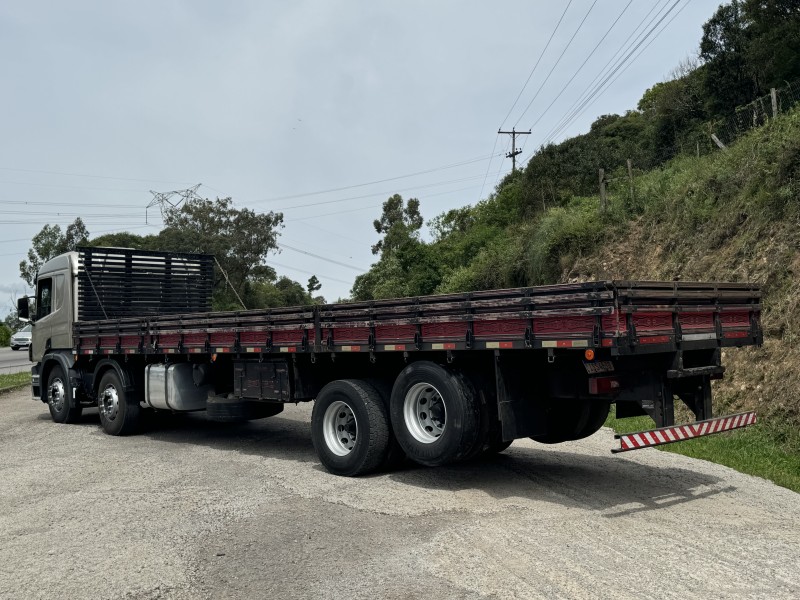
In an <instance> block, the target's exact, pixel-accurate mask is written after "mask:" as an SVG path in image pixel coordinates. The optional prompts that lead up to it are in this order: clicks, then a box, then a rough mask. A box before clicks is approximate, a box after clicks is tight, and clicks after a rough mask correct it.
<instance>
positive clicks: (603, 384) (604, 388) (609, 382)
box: [589, 377, 619, 395]
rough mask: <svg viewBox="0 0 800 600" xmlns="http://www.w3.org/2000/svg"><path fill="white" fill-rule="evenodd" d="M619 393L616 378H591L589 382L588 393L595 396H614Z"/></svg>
mask: <svg viewBox="0 0 800 600" xmlns="http://www.w3.org/2000/svg"><path fill="white" fill-rule="evenodd" d="M618 391H619V379H617V378H616V377H592V378H591V379H590V380H589V393H590V394H597V395H601V394H602V395H607V394H614V393H616V392H618Z"/></svg>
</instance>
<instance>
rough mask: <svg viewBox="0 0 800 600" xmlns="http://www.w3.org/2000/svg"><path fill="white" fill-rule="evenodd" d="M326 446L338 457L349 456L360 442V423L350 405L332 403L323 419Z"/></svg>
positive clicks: (339, 402)
mask: <svg viewBox="0 0 800 600" xmlns="http://www.w3.org/2000/svg"><path fill="white" fill-rule="evenodd" d="M322 433H323V436H324V437H325V445H326V446H328V449H329V450H330V451H331V452H333V453H334V454H335V455H336V456H347V455H348V454H350V452H352V451H353V448H355V445H356V441H357V440H358V421H356V415H355V413H354V412H353V409H352V408H350V405H349V404H347V403H346V402H342V401H341V400H337V401H336V402H333V403H331V405H330V406H329V407H328V408H327V409H326V410H325V415H324V416H323V417H322Z"/></svg>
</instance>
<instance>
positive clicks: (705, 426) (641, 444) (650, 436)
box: [611, 412, 756, 453]
mask: <svg viewBox="0 0 800 600" xmlns="http://www.w3.org/2000/svg"><path fill="white" fill-rule="evenodd" d="M755 422H756V413H754V412H746V413H739V414H737V415H730V416H728V417H717V418H715V419H708V420H707V421H697V422H696V423H689V424H687V425H675V426H673V427H662V428H660V429H652V430H650V431H640V432H638V433H623V434H617V435H615V436H614V437H615V438H616V439H618V440H619V444H620V447H619V448H613V449H612V450H611V451H612V452H615V453H616V452H627V451H628V450H637V449H639V448H647V447H649V446H660V445H661V444H671V443H673V442H681V441H683V440H689V439H692V438H697V437H702V436H704V435H711V434H712V433H721V432H723V431H731V430H732V429H741V428H742V427H747V426H748V425H752V424H753V423H755Z"/></svg>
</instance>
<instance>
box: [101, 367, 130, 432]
mask: <svg viewBox="0 0 800 600" xmlns="http://www.w3.org/2000/svg"><path fill="white" fill-rule="evenodd" d="M131 396H132V394H130V393H129V392H126V391H125V389H124V388H123V387H122V382H121V381H120V379H119V375H117V372H116V371H115V370H114V369H109V370H108V371H106V372H105V373H103V376H102V377H101V378H100V385H99V386H98V388H97V409H98V412H99V414H100V425H101V426H102V428H103V431H105V432H106V433H107V434H109V435H130V434H131V433H134V432H135V431H136V428H137V427H138V425H139V414H140V412H141V408H140V406H139V400H138V399H137V398H135V397H131Z"/></svg>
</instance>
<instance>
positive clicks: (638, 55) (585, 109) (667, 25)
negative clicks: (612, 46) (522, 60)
mask: <svg viewBox="0 0 800 600" xmlns="http://www.w3.org/2000/svg"><path fill="white" fill-rule="evenodd" d="M687 6H689V0H686V4H684V5H683V6H682V7H681V8H680V9H679V10H678V12H676V13H675V14H674V15H673V16H672V18H671V19H670V20H669V21H667V22H666V23H665V24H664V26H663V27H662V28H661V30H660V31H659V32H658V33H657V34H656V35H655V36H653V38H652V39H651V40H650V41H649V42H648V43H647V44H646V45H645V46H644V47H643V48H642V49H641V50H639V52H638V53H637V54H636V56H634V57H633V59H632V60H631V61H630V62H629V63H628V64H627V65H625V67H624V68H623V69H622V70H621V71H620V72H619V73H617V76H616V77H614V79H612V80H611V81H610V82H609V83H608V85H607V86H606V87H605V88H604V89H603V90H602V91H601V92H600V93H598V94H597V95H596V96H595V97H594V98H592V99H591V102H589V104H587V105H586V107H585V108H584V109H583V110H582V111H581V112H580V113H579V114H578V115H576V116H575V119H577V118H579V117H580V116H581V115H583V114H584V113H585V112H586V111H587V110H589V108H590V107H591V106H592V105H593V104H594V103H595V102H597V100H599V99H600V97H601V96H602V95H603V94H605V93H606V92H607V91H608V90H609V89H610V88H611V86H613V85H614V83H615V82H616V81H617V79H619V78H620V77H622V75H623V74H624V73H625V71H627V70H628V69H629V68H630V66H631V65H633V63H634V62H636V59H638V58H639V57H640V56H641V55H642V54H643V53H644V51H645V50H647V49H648V48H649V47H650V45H651V44H652V43H653V42H654V41H656V39H657V38H658V36H659V35H661V33H663V32H664V30H665V29H666V28H667V27H669V25H670V23H672V22H673V21H674V20H675V19H676V18H677V17H678V15H679V14H681V13H682V12H683V10H684V9H685V8H686V7H687Z"/></svg>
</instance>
